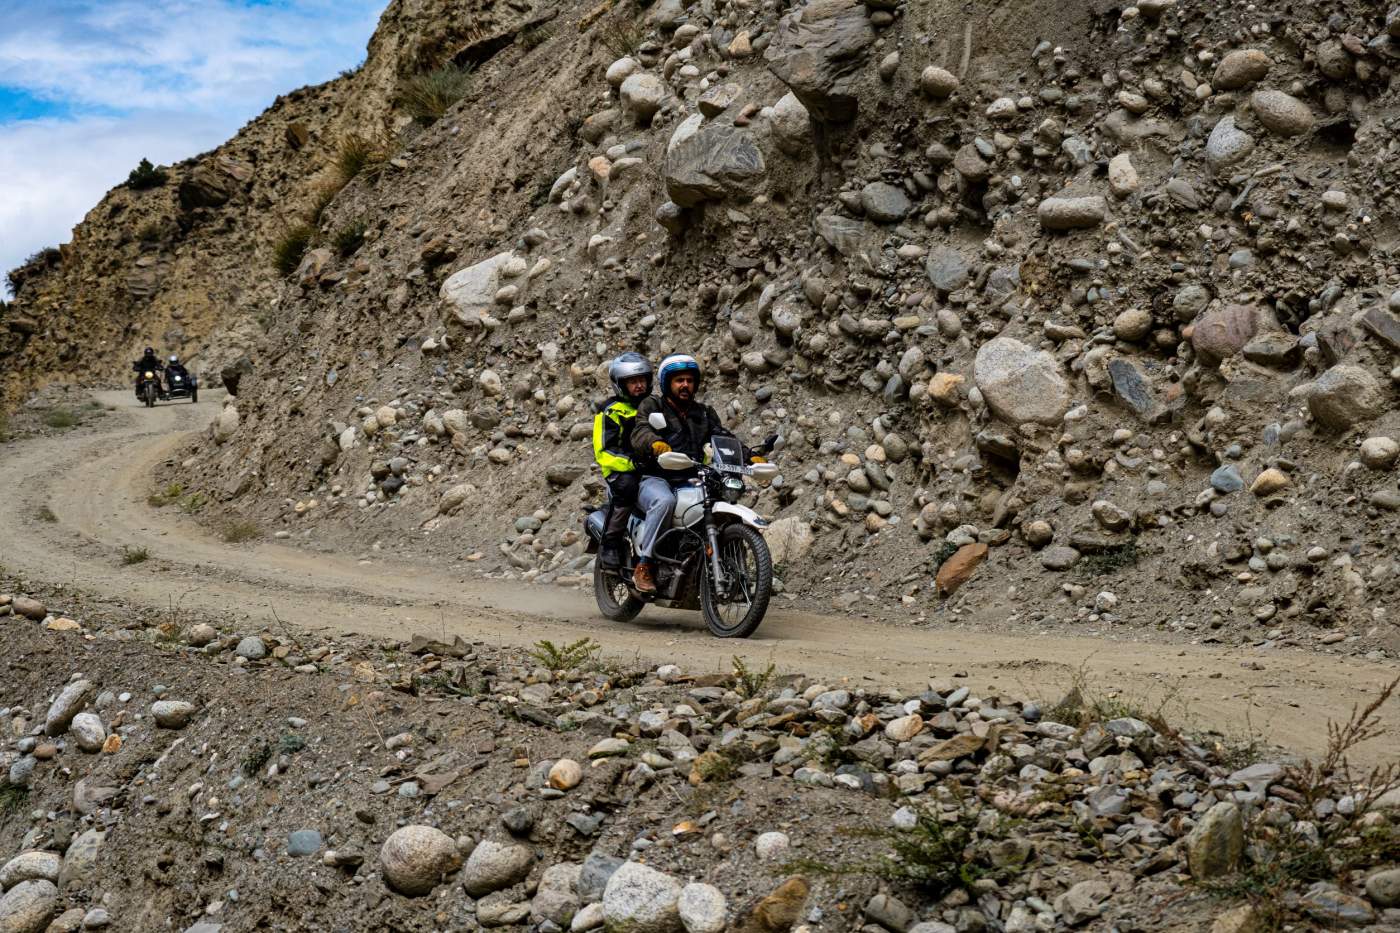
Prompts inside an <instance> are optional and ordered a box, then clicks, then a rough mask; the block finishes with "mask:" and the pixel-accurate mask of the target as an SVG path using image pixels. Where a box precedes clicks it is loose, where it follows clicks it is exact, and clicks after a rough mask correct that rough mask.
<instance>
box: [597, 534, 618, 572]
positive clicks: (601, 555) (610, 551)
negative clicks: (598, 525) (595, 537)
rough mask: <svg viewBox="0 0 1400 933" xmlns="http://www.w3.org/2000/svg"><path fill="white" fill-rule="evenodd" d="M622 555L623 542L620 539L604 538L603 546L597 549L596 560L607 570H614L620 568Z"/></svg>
mask: <svg viewBox="0 0 1400 933" xmlns="http://www.w3.org/2000/svg"><path fill="white" fill-rule="evenodd" d="M623 554H624V548H623V540H622V539H621V538H612V537H609V538H604V539H603V546H602V547H601V548H599V549H598V560H599V562H600V563H602V565H603V566H604V567H606V568H607V569H609V570H616V569H617V568H619V567H621V566H622V559H623Z"/></svg>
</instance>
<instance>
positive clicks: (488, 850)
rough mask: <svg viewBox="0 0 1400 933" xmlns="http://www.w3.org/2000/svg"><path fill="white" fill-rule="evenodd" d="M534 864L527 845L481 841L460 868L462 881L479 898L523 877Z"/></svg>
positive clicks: (471, 893) (489, 840)
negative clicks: (465, 863)
mask: <svg viewBox="0 0 1400 933" xmlns="http://www.w3.org/2000/svg"><path fill="white" fill-rule="evenodd" d="M534 864H535V853H534V852H533V851H531V849H530V847H529V846H524V845H518V844H515V843H503V842H496V841H494V840H491V839H486V840H483V841H482V842H480V843H478V844H477V847H476V848H475V849H473V850H472V854H471V856H470V857H469V858H468V859H467V865H466V867H465V868H463V869H462V884H463V886H464V887H465V888H466V890H467V893H468V894H470V895H471V896H472V897H481V896H482V895H485V894H490V893H491V892H493V891H499V890H501V889H502V888H508V887H510V886H511V885H513V884H516V883H518V882H520V881H524V880H525V876H526V875H528V874H529V873H530V867H531V866H532V865H534Z"/></svg>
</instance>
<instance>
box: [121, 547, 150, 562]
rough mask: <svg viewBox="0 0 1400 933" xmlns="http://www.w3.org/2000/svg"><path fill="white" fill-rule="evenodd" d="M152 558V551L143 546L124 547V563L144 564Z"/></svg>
mask: <svg viewBox="0 0 1400 933" xmlns="http://www.w3.org/2000/svg"><path fill="white" fill-rule="evenodd" d="M150 559H151V552H150V551H148V550H146V549H145V548H143V547H124V548H122V563H123V564H126V565H127V566H130V565H132V564H144V563H145V562H146V561H148V560H150Z"/></svg>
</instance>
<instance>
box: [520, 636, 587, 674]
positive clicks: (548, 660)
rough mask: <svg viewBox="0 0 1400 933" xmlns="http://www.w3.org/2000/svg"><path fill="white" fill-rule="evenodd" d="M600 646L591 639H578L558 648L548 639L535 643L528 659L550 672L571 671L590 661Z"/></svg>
mask: <svg viewBox="0 0 1400 933" xmlns="http://www.w3.org/2000/svg"><path fill="white" fill-rule="evenodd" d="M600 647H601V646H600V645H599V644H598V643H597V642H595V641H594V640H593V639H591V638H580V639H579V640H578V641H576V642H574V643H573V644H570V645H564V646H562V647H561V646H559V645H556V644H554V642H552V641H549V640H548V639H541V640H540V641H537V642H535V647H534V648H533V649H532V650H531V651H530V657H532V658H534V659H535V660H536V661H538V662H540V666H541V667H544V668H548V669H549V670H551V671H572V670H574V669H576V668H579V667H582V666H583V665H585V664H587V663H588V662H589V661H590V660H592V658H593V656H594V655H595V654H597V653H598V651H599V650H600Z"/></svg>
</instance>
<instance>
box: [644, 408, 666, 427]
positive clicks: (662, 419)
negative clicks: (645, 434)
mask: <svg viewBox="0 0 1400 933" xmlns="http://www.w3.org/2000/svg"><path fill="white" fill-rule="evenodd" d="M647 424H649V425H651V426H652V428H653V429H655V430H657V431H664V430H666V416H665V415H663V414H662V413H661V412H659V411H654V412H652V413H651V414H649V415H647Z"/></svg>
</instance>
